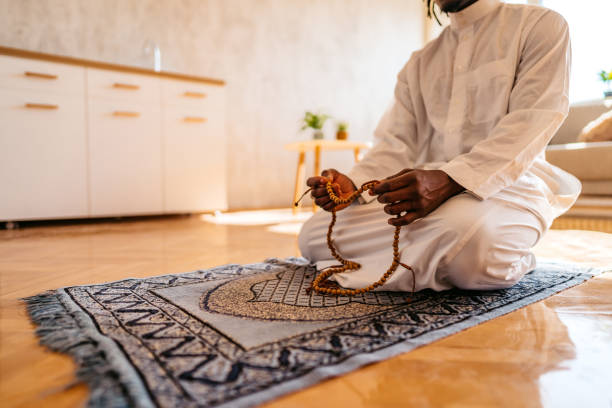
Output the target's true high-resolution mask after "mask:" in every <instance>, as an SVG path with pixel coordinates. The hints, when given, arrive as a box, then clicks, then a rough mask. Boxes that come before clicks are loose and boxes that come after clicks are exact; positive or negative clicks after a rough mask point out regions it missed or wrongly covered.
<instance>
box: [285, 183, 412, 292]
mask: <svg viewBox="0 0 612 408" xmlns="http://www.w3.org/2000/svg"><path fill="white" fill-rule="evenodd" d="M378 183H379V182H378V181H376V180H374V181H369V182H367V183H364V184H363V185H362V186H361V187H360V188H359V189H358V190H357V191H355V192H353V194H351V195H350V196H349V197H347V198H341V197H338V196H337V195H336V193H335V192H334V188H333V184H332V182H331V181H328V182H327V184H326V186H325V187H326V189H327V194H328V195H329V197H330V199H331V200H332V201H333V202H334V203H335V204H336V205H342V204H350V203H352V202H353V201H354V200H355V199H356V198H357V197H359V196H360V195H361V193H363V192H364V191H367V190H370V189H372V188H373V187H374V186H376V185H377V184H378ZM306 193H308V191H306ZM306 193H304V195H306ZM302 197H303V196H302ZM298 201H299V200H298ZM296 205H297V203H296ZM331 213H332V218H331V222H330V223H329V228H328V230H327V247H328V248H329V250H330V251H331V254H332V256H333V257H334V258H336V259H337V260H338V262H340V263H341V264H342V265H338V266H330V267H329V268H325V269H324V270H322V271H321V273H320V274H319V275H318V276H316V277H315V279H314V280H313V282H312V286H311V289H313V290H315V291H316V292H318V293H321V294H326V295H341V296H354V295H358V294H362V293H365V292H369V291H372V290H374V289H376V288H377V287H379V286H381V285H383V284H384V283H385V282H386V281H387V279H389V278H390V277H391V275H393V273H394V272H395V271H396V270H397V267H398V266H399V265H401V266H403V267H404V268H406V269H408V270H409V271H410V272H412V292H413V293H414V291H415V287H416V276H415V273H414V269H412V267H410V266H409V265H406V264H404V263H402V262H400V254H399V234H400V229H401V226H396V227H395V232H394V234H393V261H392V262H391V265H390V266H389V268H388V269H387V271H386V272H385V273H384V274H383V275H382V276H381V277H380V279H379V280H378V281H376V282H374V283H372V284H371V285H369V286H367V287H365V288H361V289H343V288H333V287H326V286H322V285H324V284H325V283H327V282H328V281H327V279H328V278H329V277H330V276H332V275H333V274H335V273H342V272H347V271H354V270H357V269H359V268H361V265H360V264H359V263H357V262H354V261H350V260H347V259H344V258H343V257H342V256H340V254H339V253H338V251H337V250H336V248H335V247H334V244H333V240H332V231H333V228H334V225H335V224H336V208H335V207H334V208H333V209H332V211H331Z"/></svg>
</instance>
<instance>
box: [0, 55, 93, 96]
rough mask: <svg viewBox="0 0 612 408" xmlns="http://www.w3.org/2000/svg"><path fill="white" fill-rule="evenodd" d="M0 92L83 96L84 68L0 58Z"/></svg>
mask: <svg viewBox="0 0 612 408" xmlns="http://www.w3.org/2000/svg"><path fill="white" fill-rule="evenodd" d="M0 88H5V89H29V90H34V91H44V92H55V93H62V94H83V93H84V92H85V68H83V67H77V66H73V65H67V64H60V63H56V62H47V61H38V60H33V59H27V58H18V57H11V56H7V55H0Z"/></svg>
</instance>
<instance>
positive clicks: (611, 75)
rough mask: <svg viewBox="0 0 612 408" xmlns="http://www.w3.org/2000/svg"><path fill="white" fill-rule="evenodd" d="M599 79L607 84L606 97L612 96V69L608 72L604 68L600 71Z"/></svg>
mask: <svg viewBox="0 0 612 408" xmlns="http://www.w3.org/2000/svg"><path fill="white" fill-rule="evenodd" d="M599 79H601V81H602V82H603V83H604V84H605V85H606V88H607V89H606V90H605V91H604V98H612V88H611V85H612V70H610V71H608V72H606V71H605V70H602V71H601V72H600V73H599Z"/></svg>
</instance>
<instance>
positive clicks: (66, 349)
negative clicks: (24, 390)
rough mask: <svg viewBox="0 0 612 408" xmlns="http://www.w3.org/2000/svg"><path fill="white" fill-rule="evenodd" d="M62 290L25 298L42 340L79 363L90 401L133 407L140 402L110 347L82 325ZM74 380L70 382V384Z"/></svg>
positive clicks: (79, 374) (95, 405) (78, 373)
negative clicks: (131, 392) (114, 363)
mask: <svg viewBox="0 0 612 408" xmlns="http://www.w3.org/2000/svg"><path fill="white" fill-rule="evenodd" d="M60 297H61V292H60V290H57V291H47V292H44V293H41V294H38V295H35V296H30V297H27V298H24V299H22V300H23V301H24V302H25V303H26V309H27V312H28V314H29V316H30V319H31V320H32V322H33V323H34V324H36V325H37V326H38V327H37V328H36V335H37V336H38V337H39V341H40V344H41V345H43V346H45V347H47V348H49V349H50V350H52V351H56V352H60V353H65V354H68V355H70V356H71V357H72V359H73V360H74V362H75V364H76V366H77V367H78V369H77V371H76V377H77V378H78V379H79V380H80V381H83V382H85V383H86V384H88V386H89V390H90V396H89V401H88V403H87V405H88V406H89V407H92V408H98V407H117V408H119V407H133V406H135V405H139V404H136V403H135V402H134V401H133V400H132V399H131V398H130V396H129V394H128V393H127V390H126V387H125V386H123V385H122V384H121V382H120V381H119V378H120V374H119V372H118V371H117V370H115V369H114V368H113V367H112V365H111V362H110V361H108V359H107V350H105V347H103V346H102V345H101V344H100V343H99V342H98V341H97V340H95V339H93V338H92V337H91V336H89V335H88V334H87V332H86V331H84V330H83V328H82V327H81V325H79V321H78V318H77V317H76V316H75V315H74V314H73V313H72V312H70V311H69V310H68V309H67V308H66V306H65V305H64V304H63V303H62V301H61V300H60ZM72 386H74V384H68V385H67V387H66V388H70V387H72Z"/></svg>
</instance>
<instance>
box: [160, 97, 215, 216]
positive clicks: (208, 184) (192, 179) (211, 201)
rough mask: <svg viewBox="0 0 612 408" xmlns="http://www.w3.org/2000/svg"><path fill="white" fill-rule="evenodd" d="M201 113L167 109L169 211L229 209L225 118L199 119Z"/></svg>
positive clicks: (165, 175)
mask: <svg viewBox="0 0 612 408" xmlns="http://www.w3.org/2000/svg"><path fill="white" fill-rule="evenodd" d="M196 115H197V112H191V113H186V111H185V109H178V110H177V109H167V110H165V111H164V186H165V194H164V196H165V200H164V201H165V212H167V213H184V212H202V211H210V210H219V209H226V208H227V191H226V180H225V173H226V170H225V149H226V147H225V137H224V136H223V134H220V133H219V126H218V122H219V121H221V120H222V118H221V117H211V118H206V120H195V118H197V116H196Z"/></svg>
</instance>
